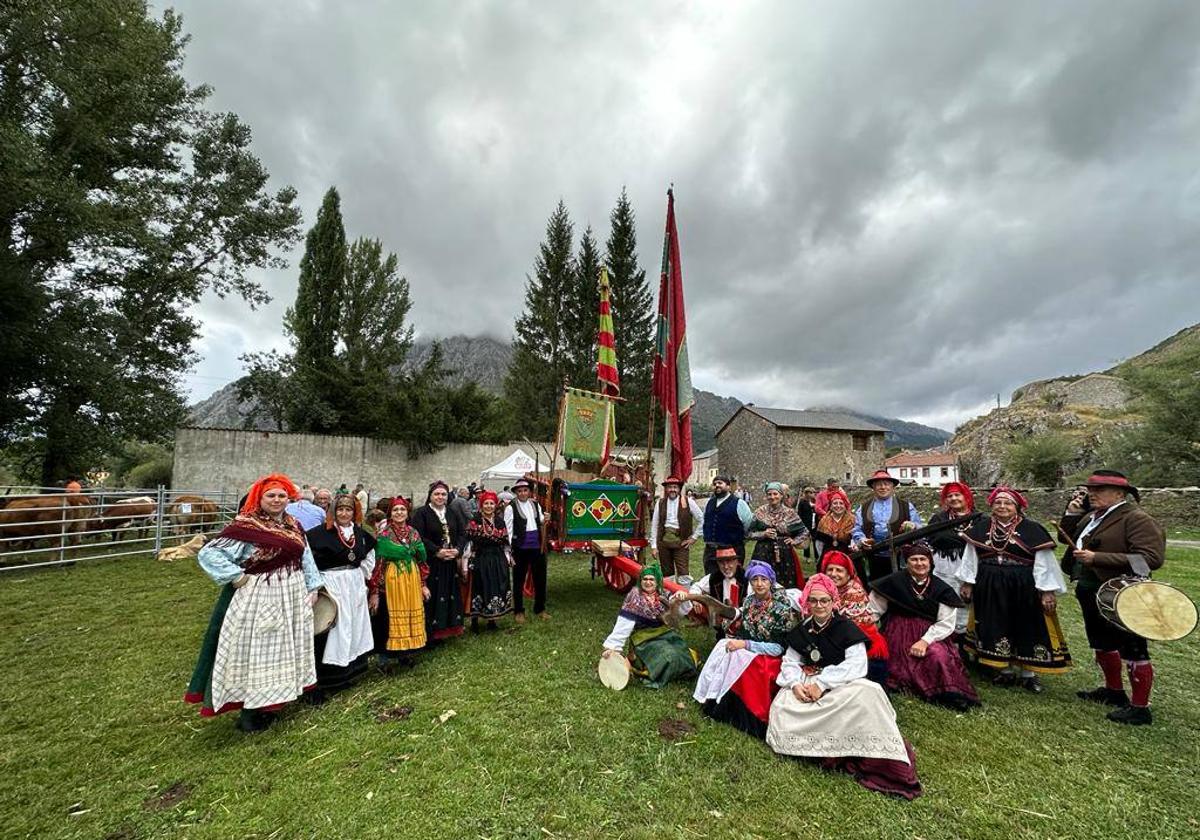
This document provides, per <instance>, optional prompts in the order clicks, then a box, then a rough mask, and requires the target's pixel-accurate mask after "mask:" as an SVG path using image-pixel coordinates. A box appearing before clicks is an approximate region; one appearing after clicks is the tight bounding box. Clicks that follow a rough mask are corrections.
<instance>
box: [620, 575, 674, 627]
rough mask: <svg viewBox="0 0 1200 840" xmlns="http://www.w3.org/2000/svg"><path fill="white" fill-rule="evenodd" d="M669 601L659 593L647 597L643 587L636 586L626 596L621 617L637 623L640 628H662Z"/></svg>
mask: <svg viewBox="0 0 1200 840" xmlns="http://www.w3.org/2000/svg"><path fill="white" fill-rule="evenodd" d="M667 607H668V605H667V599H666V598H664V597H663V596H662V593H661V592H659V593H657V594H656V595H647V594H646V593H645V592H643V591H642V590H641V587H639V586H636V585H635V586H634V587H633V589H630V590H629V593H628V594H627V595H626V596H625V601H624V603H622V604H621V611H620V613H619V615H620V616H621V617H622V618H628V619H630V620H632V621H635V622H637V625H638V627H646V626H654V627H657V626H660V625H661V624H662V623H663V622H662V617H663V614H664V613H666V611H667Z"/></svg>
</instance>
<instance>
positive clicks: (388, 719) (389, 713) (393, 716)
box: [375, 705, 413, 723]
mask: <svg viewBox="0 0 1200 840" xmlns="http://www.w3.org/2000/svg"><path fill="white" fill-rule="evenodd" d="M412 711H413V710H412V706H400V705H396V706H387V707H385V708H382V709H379V710H378V711H377V712H375V722H376V723H392V722H393V721H397V720H405V719H406V718H408V716H409V715H411V714H412Z"/></svg>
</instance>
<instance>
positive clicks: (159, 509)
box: [154, 484, 167, 557]
mask: <svg viewBox="0 0 1200 840" xmlns="http://www.w3.org/2000/svg"><path fill="white" fill-rule="evenodd" d="M165 496H166V494H165V492H164V488H163V486H162V485H161V484H160V485H158V499H157V502H156V504H155V512H154V556H155V557H157V556H158V552H160V551H162V538H163V520H164V519H166V515H167V514H166V511H165V510H164V509H163V501H164V500H165Z"/></svg>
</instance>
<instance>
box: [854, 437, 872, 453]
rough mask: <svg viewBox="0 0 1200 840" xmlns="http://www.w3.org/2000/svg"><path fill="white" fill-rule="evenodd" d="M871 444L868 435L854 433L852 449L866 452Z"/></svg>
mask: <svg viewBox="0 0 1200 840" xmlns="http://www.w3.org/2000/svg"><path fill="white" fill-rule="evenodd" d="M870 445H871V436H870V435H855V436H854V451H855V452H866V451H867V449H868V448H869V447H870Z"/></svg>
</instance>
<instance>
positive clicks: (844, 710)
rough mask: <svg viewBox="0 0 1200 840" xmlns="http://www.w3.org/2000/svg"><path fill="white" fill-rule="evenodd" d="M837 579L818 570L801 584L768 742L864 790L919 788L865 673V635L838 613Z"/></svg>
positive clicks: (889, 714)
mask: <svg viewBox="0 0 1200 840" xmlns="http://www.w3.org/2000/svg"><path fill="white" fill-rule="evenodd" d="M838 603H839V602H838V587H837V584H835V583H834V582H833V580H832V579H831V578H829V577H828V576H827V575H824V574H816V575H813V576H812V578H810V579H809V581H808V583H807V584H806V585H805V587H804V594H803V595H802V596H801V599H800V605H801V610H802V611H803V612H804V614H805V619H804V621H802V622H801V623H800V625H799V626H797V627H796V628H795V629H793V630H792V631H791V632H790V633H788V635H787V646H788V647H787V653H786V654H784V657H783V663H782V667H781V668H780V672H779V676H778V678H777V679H776V682H777V683H778V684H779V687H780V688H782V689H783V691H780V692H779V693H778V694H777V695H776V696H775V700H774V702H772V704H771V713H770V725H769V726H768V728H767V744H768V745H769V746H770V747H771V749H773V750H774V751H775V752H777V753H779V754H780V755H791V756H797V757H803V758H811V759H817V760H820V761H821V762H822V766H823V767H825V768H826V769H829V770H842V771H845V772H847V773H850V774H851V775H852V776H854V778H855V780H856V781H857V782H858V783H859V784H860V785H862V786H863V787H865V788H867V789H869V790H876V791H879V792H881V793H890V794H893V795H896V796H902V797H904V798H905V799H913V798H914V797H917V796H920V795H921V783H920V782H919V781H918V780H917V772H916V759H915V757H914V755H913V751H912V747H911V746H909V744H908V742H907V741H905V740H904V738H903V736H901V734H900V730H899V729H898V728H897V727H896V712H895V710H894V709H893V708H892V704H891V703H889V702H888V699H887V695H886V694H885V693H884V691H883V689H882V688H880V687H879V685H878V684H877V683H874V682H871V681H870V680H868V679H865V677H866V675H867V637H866V636H865V635H864V634H863V632H862V630H861V629H860V628H859V627H858V625H857V624H855V623H854V622H853V621H851V620H850V619H848V618H846V617H844V616H841V615H838V613H837V606H838Z"/></svg>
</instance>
